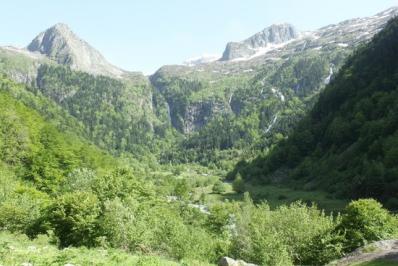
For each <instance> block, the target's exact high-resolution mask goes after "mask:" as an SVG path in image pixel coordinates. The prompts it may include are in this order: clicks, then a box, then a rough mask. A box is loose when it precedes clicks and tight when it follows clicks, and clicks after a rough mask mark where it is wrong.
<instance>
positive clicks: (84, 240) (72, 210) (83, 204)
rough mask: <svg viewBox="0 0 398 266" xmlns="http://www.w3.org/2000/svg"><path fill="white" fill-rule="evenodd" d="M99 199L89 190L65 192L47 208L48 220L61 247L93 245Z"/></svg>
mask: <svg viewBox="0 0 398 266" xmlns="http://www.w3.org/2000/svg"><path fill="white" fill-rule="evenodd" d="M99 214H100V207H99V201H98V199H97V197H96V196H95V195H94V194H92V193H90V192H73V193H65V194H64V195H62V196H59V197H58V198H56V200H55V201H54V203H53V204H51V205H50V206H49V208H48V214H47V215H48V220H49V222H50V224H51V226H52V227H53V228H54V233H55V235H56V236H57V237H58V238H59V240H60V246H61V247H67V246H81V245H86V246H93V245H94V244H95V237H96V236H97V230H96V229H97V218H98V216H99Z"/></svg>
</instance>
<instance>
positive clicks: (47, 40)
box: [27, 23, 124, 77]
mask: <svg viewBox="0 0 398 266" xmlns="http://www.w3.org/2000/svg"><path fill="white" fill-rule="evenodd" d="M27 49H28V50H29V51H31V52H38V53H40V54H44V55H46V56H47V57H49V58H50V59H52V60H54V61H56V62H57V63H59V64H61V65H68V66H70V67H71V68H72V69H76V70H80V71H85V72H88V73H92V74H96V75H106V76H113V77H121V76H122V75H123V73H124V71H123V70H121V69H119V68H117V67H115V66H113V65H111V64H110V63H108V62H107V61H106V60H105V58H104V57H103V56H102V55H101V54H100V53H99V52H98V51H97V50H95V49H94V48H93V47H92V46H91V45H89V44H88V43H87V42H85V41H84V40H82V39H80V38H79V37H78V36H76V34H74V33H73V32H72V31H71V30H70V29H69V27H68V26H67V25H65V24H62V23H59V24H56V25H54V26H53V27H51V28H49V29H47V30H46V31H44V32H42V33H40V34H39V35H38V36H37V37H36V38H34V39H33V40H32V42H31V43H30V44H29V45H28V46H27Z"/></svg>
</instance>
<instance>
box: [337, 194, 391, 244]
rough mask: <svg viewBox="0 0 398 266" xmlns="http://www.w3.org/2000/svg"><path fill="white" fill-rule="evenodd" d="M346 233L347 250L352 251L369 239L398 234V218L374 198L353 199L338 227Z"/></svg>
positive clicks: (386, 237)
mask: <svg viewBox="0 0 398 266" xmlns="http://www.w3.org/2000/svg"><path fill="white" fill-rule="evenodd" d="M337 230H338V231H339V232H341V233H343V234H344V235H345V250H347V251H351V250H353V249H355V248H358V247H360V246H363V245H364V244H366V243H367V242H369V241H378V240H382V239H388V238H392V237H395V236H397V234H398V222H397V218H396V217H394V216H392V215H391V214H390V213H389V212H388V211H387V210H386V209H384V208H383V207H382V205H381V204H380V203H379V202H377V201H376V200H374V199H360V200H357V201H352V202H351V203H350V204H348V206H347V207H346V208H345V213H344V215H343V216H342V221H341V224H340V225H339V226H338V229H337Z"/></svg>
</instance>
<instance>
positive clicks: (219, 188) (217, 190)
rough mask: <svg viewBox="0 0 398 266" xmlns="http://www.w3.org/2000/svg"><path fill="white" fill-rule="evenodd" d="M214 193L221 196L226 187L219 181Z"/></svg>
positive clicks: (214, 186) (215, 184) (215, 185)
mask: <svg viewBox="0 0 398 266" xmlns="http://www.w3.org/2000/svg"><path fill="white" fill-rule="evenodd" d="M212 190H213V193H216V194H221V193H224V192H225V185H224V183H223V182H221V181H220V180H217V181H216V183H214V185H213V189H212Z"/></svg>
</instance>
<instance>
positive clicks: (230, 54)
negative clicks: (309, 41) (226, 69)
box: [221, 24, 299, 61]
mask: <svg viewBox="0 0 398 266" xmlns="http://www.w3.org/2000/svg"><path fill="white" fill-rule="evenodd" d="M298 37H299V33H298V31H297V30H296V29H295V28H294V26H293V25H290V24H278V25H277V24H274V25H271V26H270V27H267V28H265V29H264V30H262V31H260V32H258V33H256V34H254V35H253V36H251V37H250V38H248V39H246V40H244V41H242V42H230V43H228V44H227V47H226V48H225V51H224V53H223V56H222V58H221V60H222V61H228V60H233V59H237V58H248V57H250V56H253V55H255V54H256V53H259V52H261V50H262V49H266V48H267V47H268V46H269V45H277V44H281V43H285V42H288V41H290V40H292V39H296V38H298Z"/></svg>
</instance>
